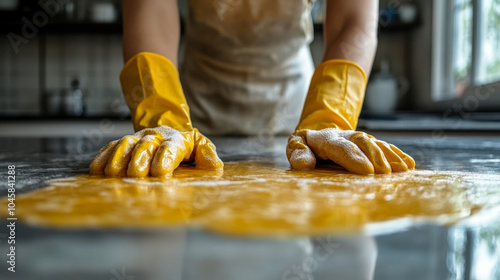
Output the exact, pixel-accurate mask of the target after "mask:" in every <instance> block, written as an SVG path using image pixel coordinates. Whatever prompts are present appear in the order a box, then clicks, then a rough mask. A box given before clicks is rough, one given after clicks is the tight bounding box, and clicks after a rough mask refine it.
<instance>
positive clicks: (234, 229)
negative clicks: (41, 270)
mask: <svg viewBox="0 0 500 280" xmlns="http://www.w3.org/2000/svg"><path fill="white" fill-rule="evenodd" d="M495 180H496V184H495V183H492V182H495ZM482 184H483V185H482ZM485 185H490V186H497V187H496V188H489V189H488V190H487V191H486V188H485V187H484V186H485ZM498 185H500V176H499V175H481V174H474V173H458V172H437V171H423V170H416V171H410V172H403V173H393V174H386V175H372V176H363V175H356V174H350V173H347V172H345V171H340V170H332V169H331V168H323V169H322V168H318V169H316V170H312V171H292V170H289V169H288V168H287V167H285V166H279V165H277V164H273V163H265V162H230V163H226V165H225V168H224V172H219V173H217V172H215V171H213V172H212V171H208V172H207V171H204V170H198V169H196V168H195V167H194V166H190V165H181V166H180V167H179V168H178V169H177V170H176V171H175V172H174V174H173V175H172V177H170V178H163V179H159V178H142V179H137V178H134V179H132V178H106V177H102V176H91V175H80V176H76V177H71V178H65V179H61V180H53V181H48V182H47V186H46V187H44V188H41V189H39V190H36V191H33V192H30V193H26V194H23V195H20V196H18V197H17V199H16V216H17V218H18V221H20V222H25V223H29V224H36V225H41V226H48V227H59V228H60V227H63V228H68V227H78V228H81V227H84V228H89V227H94V228H130V227H133V228H137V227H167V226H179V225H186V224H189V225H190V226H199V227H202V228H206V229H210V230H215V231H219V232H223V233H228V234H238V235H305V234H329V233H338V232H353V231H354V232H356V231H362V230H364V229H366V228H367V227H369V226H373V225H377V224H378V225H380V222H390V221H402V220H401V219H406V221H408V220H409V221H412V222H416V221H422V220H428V219H430V220H434V221H439V222H444V223H454V222H456V221H459V220H461V219H463V218H466V217H469V216H471V215H472V214H474V213H475V212H477V211H478V210H480V209H481V208H483V207H491V206H495V205H496V204H498V202H499V199H498V198H499V197H500V190H499V187H498ZM481 186H483V187H481ZM3 200H4V202H5V201H6V198H3ZM4 208H7V207H4ZM1 211H2V212H0V213H1V214H2V215H4V216H6V215H7V213H6V209H2V210H1ZM386 224H387V223H386Z"/></svg>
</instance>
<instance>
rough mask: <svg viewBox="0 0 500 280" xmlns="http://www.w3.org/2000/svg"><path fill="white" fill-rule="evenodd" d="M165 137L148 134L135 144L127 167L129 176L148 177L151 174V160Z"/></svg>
mask: <svg viewBox="0 0 500 280" xmlns="http://www.w3.org/2000/svg"><path fill="white" fill-rule="evenodd" d="M161 141H163V138H161V137H158V136H155V135H146V136H144V137H143V138H141V140H139V142H138V143H137V145H135V148H134V151H133V152H132V156H131V158H130V162H129V164H128V168H127V176H128V177H146V176H148V174H149V169H150V167H151V161H152V160H153V156H154V154H155V152H156V150H157V149H158V147H159V146H160V143H161Z"/></svg>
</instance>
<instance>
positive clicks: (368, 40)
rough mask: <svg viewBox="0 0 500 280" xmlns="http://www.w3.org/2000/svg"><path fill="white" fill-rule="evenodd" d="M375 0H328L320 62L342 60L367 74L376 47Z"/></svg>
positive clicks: (376, 14)
mask: <svg viewBox="0 0 500 280" xmlns="http://www.w3.org/2000/svg"><path fill="white" fill-rule="evenodd" d="M377 8H378V0H328V1H327V8H326V18H325V22H324V30H325V31H324V39H325V54H324V57H323V61H327V60H331V59H343V60H348V61H351V62H354V63H356V64H358V65H360V66H361V67H362V68H363V70H364V71H365V72H366V73H367V74H369V73H370V71H371V68H372V64H373V58H374V55H375V50H376V48H377V23H378V21H377V19H378V12H377Z"/></svg>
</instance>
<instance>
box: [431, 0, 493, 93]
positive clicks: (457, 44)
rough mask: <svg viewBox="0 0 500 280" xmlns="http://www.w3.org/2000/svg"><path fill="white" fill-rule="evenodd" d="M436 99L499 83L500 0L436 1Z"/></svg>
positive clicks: (434, 90)
mask: <svg viewBox="0 0 500 280" xmlns="http://www.w3.org/2000/svg"><path fill="white" fill-rule="evenodd" d="M433 53H434V57H433V93H432V98H433V100H434V101H442V100H447V99H454V98H459V97H461V96H463V95H465V94H466V93H467V91H469V90H471V89H474V88H475V87H478V86H483V85H488V84H494V83H498V82H500V0H434V33H433Z"/></svg>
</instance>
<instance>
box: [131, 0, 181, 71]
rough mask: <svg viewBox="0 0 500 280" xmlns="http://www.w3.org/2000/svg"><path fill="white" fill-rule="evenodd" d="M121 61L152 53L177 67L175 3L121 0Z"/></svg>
mask: <svg viewBox="0 0 500 280" xmlns="http://www.w3.org/2000/svg"><path fill="white" fill-rule="evenodd" d="M122 4H123V5H122V6H123V58H124V60H125V61H128V60H129V59H130V58H132V57H133V56H134V55H136V54H137V53H140V52H152V53H157V54H159V55H162V56H164V57H166V58H168V59H169V60H170V61H172V63H174V65H177V52H178V45H179V36H180V24H179V12H178V7H177V1H176V0H140V1H137V0H123V1H122Z"/></svg>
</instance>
